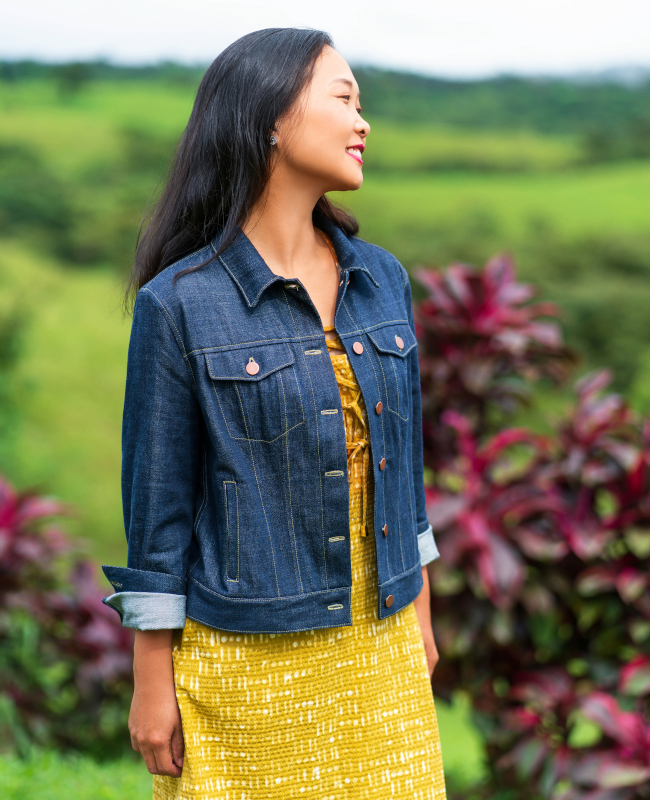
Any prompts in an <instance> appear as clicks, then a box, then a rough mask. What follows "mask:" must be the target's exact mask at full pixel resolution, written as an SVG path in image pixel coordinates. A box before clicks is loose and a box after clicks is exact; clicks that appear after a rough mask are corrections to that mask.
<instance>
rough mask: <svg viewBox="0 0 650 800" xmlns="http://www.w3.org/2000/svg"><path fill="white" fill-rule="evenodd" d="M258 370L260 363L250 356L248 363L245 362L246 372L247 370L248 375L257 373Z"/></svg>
mask: <svg viewBox="0 0 650 800" xmlns="http://www.w3.org/2000/svg"><path fill="white" fill-rule="evenodd" d="M259 371H260V365H259V364H258V363H257V361H255V359H254V358H250V359H249V361H248V364H246V372H248V374H249V375H257V373H258V372H259Z"/></svg>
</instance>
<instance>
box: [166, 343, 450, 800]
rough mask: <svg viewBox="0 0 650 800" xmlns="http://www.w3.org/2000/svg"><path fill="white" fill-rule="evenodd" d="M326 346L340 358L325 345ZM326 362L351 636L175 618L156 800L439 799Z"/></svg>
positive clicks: (403, 621) (419, 647)
mask: <svg viewBox="0 0 650 800" xmlns="http://www.w3.org/2000/svg"><path fill="white" fill-rule="evenodd" d="M325 330H332V328H329V329H328V328H326V329H325ZM328 348H330V349H333V348H339V349H341V343H340V341H339V340H338V338H335V339H333V340H328ZM331 359H332V364H333V366H334V372H335V374H336V380H337V383H338V385H339V390H340V393H341V401H342V405H343V414H344V417H345V432H346V443H347V447H348V473H349V481H350V551H351V559H352V621H353V624H352V626H351V627H341V628H325V629H322V630H315V631H304V632H299V633H282V634H236V633H230V632H227V631H220V630H216V629H215V628H210V627H208V626H207V625H204V624H202V623H200V622H195V621H194V620H192V619H189V618H188V620H187V624H186V626H185V628H184V629H183V630H178V631H175V633H174V649H173V662H174V682H175V686H176V697H177V698H178V704H179V707H180V711H181V717H182V721H183V736H184V740H185V760H184V765H183V774H182V775H181V777H180V778H169V777H163V776H154V780H153V797H154V798H155V800H292V799H293V798H313V800H343V798H345V800H366V799H367V800H388V798H390V800H396V798H397V799H399V800H402V798H404V800H405V799H406V798H408V799H409V800H411V798H414V799H415V798H417V800H442V798H445V797H446V795H445V783H444V776H443V769H442V756H441V752H440V740H439V736H438V724H437V720H436V713H435V709H434V704H433V696H432V693H431V684H430V681H429V675H428V671H427V663H426V656H425V653H424V646H423V643H422V637H421V635H420V629H419V625H418V620H417V616H416V613H415V607H414V606H413V604H411V605H409V606H407V607H406V608H404V609H403V610H402V611H400V612H398V613H397V614H395V615H393V616H391V617H388V618H386V619H384V620H381V621H380V620H379V619H378V616H377V566H376V559H375V541H374V534H373V528H372V506H373V504H372V502H370V500H369V497H370V493H371V486H370V482H369V469H368V452H369V443H368V440H367V439H366V431H367V416H366V410H365V407H364V403H363V399H362V397H361V392H360V390H359V387H358V384H357V382H356V379H355V377H354V373H353V371H352V367H351V365H350V362H349V360H348V357H347V355H345V354H331ZM366 512H369V513H366ZM364 522H365V525H364ZM366 526H367V530H366ZM366 533H367V535H366Z"/></svg>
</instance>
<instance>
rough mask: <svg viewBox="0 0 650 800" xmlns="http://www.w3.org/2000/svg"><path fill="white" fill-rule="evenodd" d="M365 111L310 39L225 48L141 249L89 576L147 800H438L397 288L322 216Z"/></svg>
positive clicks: (411, 362)
mask: <svg viewBox="0 0 650 800" xmlns="http://www.w3.org/2000/svg"><path fill="white" fill-rule="evenodd" d="M358 102H359V91H358V87H357V84H356V82H355V80H354V76H353V75H352V72H351V71H350V68H349V67H348V65H347V64H346V62H345V61H344V59H343V58H342V57H341V56H340V55H339V54H338V53H337V52H336V51H335V50H334V49H333V48H332V44H331V40H330V39H329V37H328V36H327V35H326V34H324V33H322V32H319V31H311V30H297V29H271V30H264V31H258V32H256V33H253V34H249V35H247V36H244V37H243V38H242V39H239V40H238V41H237V42H235V43H234V44H233V45H231V46H230V47H229V48H227V49H226V50H225V51H224V52H223V53H222V54H221V55H220V56H219V57H218V58H217V59H216V60H215V62H214V63H213V64H212V66H211V67H210V68H209V69H208V71H207V73H206V75H205V77H204V79H203V81H202V83H201V86H200V88H199V91H198V95H197V98H196V102H195V105H194V108H193V111H192V114H191V117H190V120H189V124H188V126H187V129H186V131H185V133H184V135H183V138H182V140H181V143H180V146H179V149H178V153H177V155H176V158H175V161H174V163H173V166H172V169H171V172H170V176H169V179H168V183H167V186H166V188H165V190H164V192H163V194H162V196H161V198H160V200H159V202H158V205H157V207H156V209H155V211H154V214H153V217H152V220H151V222H150V224H149V226H148V227H147V229H146V232H145V233H144V236H143V237H142V240H141V242H140V243H139V247H138V251H137V258H136V264H135V270H134V273H133V277H132V286H133V287H135V288H137V289H139V292H138V294H137V299H136V303H135V309H134V318H133V328H132V334H131V343H130V348H129V361H128V375H127V388H126V401H125V408H124V432H123V475H122V484H123V499H124V513H125V523H126V531H127V538H128V543H129V560H128V567H127V568H122V567H105V568H104V571H105V573H106V575H107V577H108V579H109V580H110V582H111V583H112V585H113V587H114V588H115V593H114V594H112V595H111V596H110V597H108V598H106V600H105V602H106V603H107V604H109V605H111V606H112V607H113V608H115V609H116V610H117V611H118V612H119V613H120V616H121V618H122V622H123V624H124V625H126V626H129V627H132V628H135V629H136V634H135V652H134V659H135V660H134V674H135V691H134V697H133V704H132V708H131V714H130V718H129V729H130V733H131V740H132V744H133V747H134V748H135V749H136V750H138V751H139V752H140V753H141V754H142V756H143V757H144V759H145V762H146V764H147V767H148V768H149V771H150V772H151V773H153V774H154V776H155V778H154V796H155V797H156V798H165V800H169V799H171V798H235V797H236V798H238V800H239V799H240V798H254V799H258V798H259V800H261V799H262V798H264V800H266V799H267V798H283V800H284V799H285V798H293V797H303V796H307V797H314V798H316V797H318V798H319V799H320V798H325V797H327V798H340V797H355V798H357V797H359V798H361V797H364V798H365V797H368V798H374V799H375V800H376V799H377V798H384V797H386V798H388V797H391V798H395V797H402V798H407V797H408V798H411V797H418V798H434V797H435V798H440V797H444V779H443V774H442V762H441V756H440V745H439V741H438V730H437V723H436V717H435V710H434V706H433V700H432V697H431V687H430V681H429V679H430V675H431V673H432V671H433V668H434V665H435V663H436V661H437V658H438V656H437V652H436V647H435V643H434V639H433V633H432V631H431V623H430V618H429V586H428V579H427V572H426V568H425V566H426V564H427V563H428V562H429V561H431V560H432V559H433V558H435V557H436V556H437V550H436V547H435V543H434V540H433V535H432V532H431V527H430V526H429V524H428V522H427V519H426V515H425V504H424V488H423V480H422V441H421V410H420V388H419V372H418V361H417V349H416V340H415V335H414V328H413V316H412V309H411V294H410V287H409V281H408V276H407V274H406V272H405V270H404V269H403V268H402V267H401V266H400V264H399V263H398V262H397V261H396V260H395V259H394V258H393V257H392V256H391V255H389V254H388V253H387V252H385V251H384V250H381V249H380V248H377V247H374V246H372V245H369V244H367V243H366V242H363V241H362V240H360V239H358V238H356V237H355V234H356V232H357V229H358V228H357V225H356V222H355V221H354V219H353V218H352V217H351V216H349V215H348V214H346V213H344V212H343V211H341V210H340V209H337V208H335V207H334V206H333V205H332V204H331V203H330V202H329V201H328V200H327V199H326V198H325V193H326V192H329V191H334V190H336V191H345V190H355V189H358V188H359V187H360V186H361V184H362V163H363V159H362V153H363V150H364V147H365V142H366V137H367V135H368V133H369V131H370V127H369V125H368V124H367V123H366V122H365V120H364V119H363V118H362V116H361V113H360V112H361V109H360V108H359V106H358ZM427 663H428V670H427ZM310 793H311V794H310Z"/></svg>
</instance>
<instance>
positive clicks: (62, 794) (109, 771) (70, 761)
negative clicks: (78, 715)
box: [0, 750, 151, 800]
mask: <svg viewBox="0 0 650 800" xmlns="http://www.w3.org/2000/svg"><path fill="white" fill-rule="evenodd" d="M0 795H1V796H2V797H3V798H4V800H68V799H69V798H70V797H71V796H72V797H75V798H76V800H150V798H151V775H150V774H149V773H148V772H147V769H146V767H145V766H144V764H143V763H142V761H140V760H139V759H138V760H136V758H134V757H124V758H122V759H120V760H116V761H105V762H97V761H95V760H92V759H90V758H84V757H82V756H77V755H72V754H71V755H62V754H61V753H57V752H55V751H42V750H31V751H30V752H29V754H28V755H27V756H26V757H25V758H16V757H14V756H3V757H0Z"/></svg>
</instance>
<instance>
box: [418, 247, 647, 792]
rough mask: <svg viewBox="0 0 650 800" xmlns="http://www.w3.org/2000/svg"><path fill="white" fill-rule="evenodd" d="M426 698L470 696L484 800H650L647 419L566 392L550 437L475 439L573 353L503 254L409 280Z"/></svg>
mask: <svg viewBox="0 0 650 800" xmlns="http://www.w3.org/2000/svg"><path fill="white" fill-rule="evenodd" d="M418 276H419V279H420V281H421V282H422V283H423V285H424V286H425V287H426V288H428V290H429V292H430V296H429V297H428V298H427V299H425V300H424V301H423V302H422V303H420V304H419V305H418V306H417V308H416V318H417V320H418V324H419V326H420V330H421V331H422V335H421V336H420V337H419V347H420V362H421V369H422V372H423V394H424V395H425V396H424V397H423V405H424V408H425V409H426V411H425V413H426V414H427V415H428V418H427V419H426V420H425V435H426V438H425V460H426V463H427V464H428V465H429V466H430V467H431V469H432V474H433V476H434V479H433V483H432V485H431V486H430V487H428V489H427V494H428V516H429V519H430V521H431V522H432V524H433V526H434V529H435V530H436V532H437V540H438V546H439V548H440V553H441V558H440V559H439V560H437V561H435V562H433V563H432V564H431V566H430V578H431V587H432V617H433V624H434V630H435V633H436V639H437V642H438V646H439V649H440V651H441V662H440V664H439V666H438V668H437V669H436V673H435V676H434V688H435V690H436V692H437V693H438V694H440V695H443V696H445V695H446V696H450V695H451V693H452V691H454V690H457V689H463V690H466V691H467V692H468V693H469V695H470V697H471V698H472V704H473V709H474V714H475V718H476V721H477V723H478V724H479V726H480V728H481V730H482V731H483V733H484V735H485V739H486V747H487V754H488V761H489V782H488V786H487V791H488V793H487V795H486V796H490V793H491V792H495V791H499V790H502V789H506V788H510V790H511V791H514V792H515V793H516V794H515V796H516V797H520V798H522V800H523V798H526V800H532V799H533V798H554V800H636V798H647V797H650V593H649V592H648V583H649V579H650V576H649V569H648V567H649V558H650V497H649V495H648V490H649V489H650V423H646V424H645V425H644V424H643V423H642V422H641V421H639V420H637V419H636V417H635V415H634V414H633V413H632V412H631V410H630V409H629V408H628V406H627V405H626V403H625V402H624V400H623V399H622V398H620V397H618V396H617V395H613V394H605V390H606V389H607V386H608V384H609V381H610V376H609V375H608V373H607V372H605V371H603V372H600V373H597V374H594V375H591V376H587V377H586V378H584V379H583V380H582V381H580V382H579V383H578V384H577V386H576V393H577V397H576V401H575V404H574V407H573V409H572V410H571V411H570V412H568V414H567V416H566V418H565V419H564V420H563V421H562V422H561V423H560V424H559V425H558V426H557V428H556V430H555V432H554V434H553V435H550V436H539V435H537V434H535V433H533V432H531V431H529V430H526V429H523V428H505V429H503V428H502V429H501V430H496V431H492V432H490V425H491V424H492V425H494V424H495V422H496V424H497V426H498V424H499V420H501V421H502V420H503V418H504V417H503V415H504V413H506V412H508V411H512V410H514V409H516V407H517V405H518V404H519V403H521V402H522V401H523V400H524V399H525V393H524V392H522V391H521V385H520V381H521V380H525V381H528V382H530V380H531V379H537V378H550V379H552V380H561V379H563V378H564V377H565V375H566V370H567V367H568V366H569V365H570V364H571V363H572V361H573V357H572V355H571V354H570V353H569V352H568V351H567V350H566V349H565V348H564V346H563V345H562V341H561V337H560V335H559V330H558V328H557V326H556V324H555V323H553V322H552V321H546V322H545V321H542V320H540V319H539V317H540V316H544V315H547V314H550V313H554V312H555V310H554V309H553V308H550V307H548V306H544V305H542V306H539V305H537V306H534V305H522V304H523V303H525V302H526V301H528V300H529V299H530V297H531V294H532V293H531V291H530V289H528V288H527V287H523V286H521V285H520V284H517V283H516V282H515V279H514V271H513V269H512V265H511V264H510V263H509V262H508V260H507V259H504V258H497V259H493V260H492V261H491V262H490V263H489V264H488V265H487V267H486V268H485V269H484V270H482V271H479V270H474V269H472V268H470V267H467V266H464V265H460V266H459V265H457V266H454V267H451V268H449V270H447V271H446V272H443V273H434V272H425V271H420V272H419V273H418Z"/></svg>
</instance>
